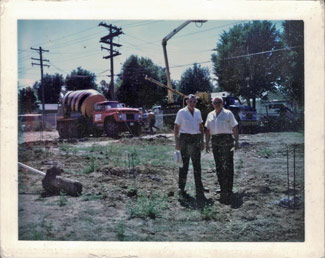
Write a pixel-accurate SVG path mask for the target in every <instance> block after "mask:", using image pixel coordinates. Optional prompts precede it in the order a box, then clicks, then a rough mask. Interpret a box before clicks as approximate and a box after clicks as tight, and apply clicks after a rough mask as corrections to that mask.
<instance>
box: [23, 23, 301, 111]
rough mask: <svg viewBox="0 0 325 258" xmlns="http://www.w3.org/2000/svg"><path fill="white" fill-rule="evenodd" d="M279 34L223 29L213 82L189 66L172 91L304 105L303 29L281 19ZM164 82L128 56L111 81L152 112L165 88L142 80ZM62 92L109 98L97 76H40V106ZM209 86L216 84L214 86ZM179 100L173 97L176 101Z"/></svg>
mask: <svg viewBox="0 0 325 258" xmlns="http://www.w3.org/2000/svg"><path fill="white" fill-rule="evenodd" d="M282 27H283V31H282V32H280V31H278V30H277V29H276V27H275V25H274V24H273V23H272V22H270V21H253V22H246V23H243V24H239V25H235V26H233V27H232V28H230V29H229V30H228V31H224V32H223V33H222V35H221V37H220V39H219V41H218V42H217V43H216V48H215V49H214V50H213V51H214V52H213V53H212V55H211V62H212V64H213V68H212V71H211V72H212V74H213V75H214V76H215V78H214V80H215V84H213V83H212V78H211V75H210V71H209V69H208V68H207V67H202V66H201V65H200V64H194V65H193V66H192V67H190V68H188V69H186V70H185V72H184V73H183V74H182V76H181V79H180V80H179V81H172V87H173V88H174V89H177V90H178V91H180V92H182V93H184V94H190V93H195V92H197V91H198V92H212V91H228V92H230V93H232V94H234V95H237V96H241V97H242V98H244V99H246V100H247V103H248V104H249V105H252V106H254V107H255V103H256V98H263V96H264V95H265V94H264V93H265V92H269V91H271V92H272V91H277V90H279V91H281V92H282V93H283V94H284V95H285V96H287V97H288V98H289V99H291V100H292V101H295V102H296V103H298V104H299V105H303V104H304V25H303V21H285V22H283V24H282ZM146 75H147V76H149V77H151V78H153V79H155V80H158V81H160V82H162V83H163V84H165V85H166V84H167V78H166V71H165V68H162V67H160V66H158V65H156V64H154V63H153V61H152V60H151V59H149V58H144V57H138V56H136V55H131V56H130V57H128V58H127V60H126V61H125V62H124V64H123V65H122V68H121V72H120V75H119V77H118V78H117V80H116V83H115V90H116V96H117V98H118V100H119V101H121V102H123V103H126V104H127V105H129V106H132V107H145V108H151V107H152V106H153V105H164V104H166V103H167V90H166V89H163V88H161V87H159V86H157V85H155V84H154V83H152V82H149V81H147V80H145V76H146ZM63 85H65V87H66V89H67V90H81V89H95V90H98V91H99V92H101V93H103V94H104V95H105V97H106V98H108V99H110V97H111V96H110V92H109V88H108V87H109V84H108V83H106V81H104V80H102V81H101V82H100V83H99V85H98V84H96V75H95V74H94V73H92V72H90V71H87V70H84V69H82V68H81V67H78V68H77V69H75V70H73V71H72V72H71V73H70V74H69V75H67V76H66V78H63V76H62V75H60V74H54V75H50V74H46V75H45V76H44V77H43V86H44V90H45V103H58V100H59V95H60V90H61V86H63ZM214 85H217V87H215V86H214ZM41 94H42V85H41V84H40V82H35V83H34V85H33V86H32V87H27V88H24V89H21V90H19V99H18V104H19V112H21V113H22V112H24V113H28V112H32V111H33V110H35V109H36V108H37V105H36V101H37V99H38V100H39V101H40V100H41V99H42V98H41ZM178 98H179V96H178V95H177V94H174V99H175V100H176V101H177V99H178Z"/></svg>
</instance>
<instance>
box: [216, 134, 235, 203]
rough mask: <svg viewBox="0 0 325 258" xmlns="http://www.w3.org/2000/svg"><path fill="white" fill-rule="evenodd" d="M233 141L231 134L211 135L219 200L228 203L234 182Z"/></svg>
mask: <svg viewBox="0 0 325 258" xmlns="http://www.w3.org/2000/svg"><path fill="white" fill-rule="evenodd" d="M233 147H234V141H233V138H232V135H231V134H217V135H212V152H213V156H214V161H215V163H216V170H217V176H218V181H219V185H220V190H221V193H220V195H221V200H225V201H229V198H230V197H231V195H232V187H233V181H234V152H233V151H231V149H232V148H233Z"/></svg>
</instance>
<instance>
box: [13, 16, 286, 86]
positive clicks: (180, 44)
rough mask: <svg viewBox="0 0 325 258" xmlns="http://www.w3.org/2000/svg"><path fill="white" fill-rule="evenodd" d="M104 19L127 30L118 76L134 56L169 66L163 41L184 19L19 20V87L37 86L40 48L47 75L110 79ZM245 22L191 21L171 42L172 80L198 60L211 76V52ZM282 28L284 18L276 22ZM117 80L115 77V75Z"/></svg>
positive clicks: (118, 39) (116, 64)
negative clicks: (85, 73)
mask: <svg viewBox="0 0 325 258" xmlns="http://www.w3.org/2000/svg"><path fill="white" fill-rule="evenodd" d="M100 22H105V23H106V24H112V25H114V26H117V27H119V28H121V29H122V31H123V33H124V34H122V35H120V36H119V37H116V38H115V39H114V42H115V43H118V44H121V45H122V47H119V48H116V50H118V51H119V52H120V53H121V54H122V55H120V56H117V57H114V74H118V73H119V72H120V69H121V65H122V64H123V63H124V62H125V60H126V59H127V58H128V57H129V56H130V55H132V54H133V55H137V56H139V57H147V58H150V59H151V60H152V61H153V62H154V63H155V64H157V65H159V66H162V67H165V63H164V57H163V50H162V45H161V41H162V39H163V38H164V37H165V36H166V35H168V34H169V33H170V32H171V31H173V30H174V29H175V28H177V27H178V26H179V25H181V24H182V23H183V22H184V21H183V20H177V21H176V20H175V21H167V20H106V21H105V20H104V21H103V20H19V21H18V84H19V88H22V87H27V86H32V85H33V83H34V82H35V81H38V80H40V67H39V66H32V65H31V63H32V62H37V61H35V60H31V58H32V57H33V58H39V54H38V52H36V51H34V50H31V49H30V48H31V47H33V48H39V47H40V46H41V47H42V48H43V49H45V50H49V52H48V53H47V52H44V54H43V58H44V59H48V60H49V61H50V62H45V63H44V64H49V65H50V68H47V67H44V74H46V73H49V74H55V73H59V74H62V75H63V76H64V77H66V75H67V74H70V73H71V72H72V70H74V69H76V68H77V67H79V66H80V67H82V68H83V69H87V70H89V71H91V72H93V73H95V74H96V76H97V81H96V82H97V84H99V82H100V81H101V80H106V82H110V77H107V75H109V74H110V61H109V59H103V56H106V55H108V51H107V50H103V51H101V45H102V46H104V47H108V46H107V45H105V44H102V43H99V41H100V38H101V37H103V36H105V35H107V34H108V30H107V29H106V28H105V27H102V26H98V24H99V23H100ZM241 22H245V21H234V20H231V21H217V20H209V21H207V22H206V23H203V24H202V25H199V24H195V23H190V24H189V25H187V26H186V27H185V28H183V29H182V30H181V31H180V32H178V33H177V34H176V35H175V36H174V37H173V38H171V39H170V40H169V41H168V43H167V52H168V59H169V66H170V71H171V78H172V79H173V80H179V79H180V77H181V75H182V73H183V72H184V71H185V70H186V69H187V68H189V67H191V66H192V65H193V64H194V63H199V64H200V65H201V66H203V67H208V68H209V69H210V73H211V76H212V77H213V74H212V66H211V65H212V64H211V54H212V53H213V51H212V49H213V48H215V47H216V44H217V42H218V41H219V36H220V35H221V34H222V32H223V31H228V30H229V29H230V28H231V27H232V26H234V25H235V24H239V23H241ZM273 22H274V23H275V24H276V26H277V28H278V29H281V23H282V21H273ZM115 79H116V77H115Z"/></svg>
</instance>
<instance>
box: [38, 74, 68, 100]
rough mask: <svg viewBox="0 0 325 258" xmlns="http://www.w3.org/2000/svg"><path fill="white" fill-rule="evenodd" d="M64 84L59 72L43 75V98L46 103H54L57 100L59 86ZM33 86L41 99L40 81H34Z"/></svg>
mask: <svg viewBox="0 0 325 258" xmlns="http://www.w3.org/2000/svg"><path fill="white" fill-rule="evenodd" d="M63 85H64V79H63V76H62V75H61V74H55V75H49V74H45V75H44V77H43V86H44V98H45V103H46V104H56V103H58V101H59V96H60V91H61V86H63ZM33 88H34V89H35V90H36V92H37V97H38V99H39V100H40V101H42V86H41V83H40V82H35V84H34V85H33Z"/></svg>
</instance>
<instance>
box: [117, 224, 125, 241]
mask: <svg viewBox="0 0 325 258" xmlns="http://www.w3.org/2000/svg"><path fill="white" fill-rule="evenodd" d="M124 238H125V226H124V223H123V221H122V220H121V221H120V222H119V223H118V224H117V239H118V240H119V241H123V240H124Z"/></svg>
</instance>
